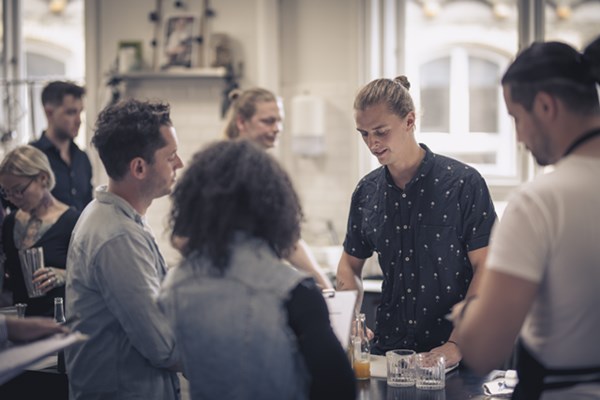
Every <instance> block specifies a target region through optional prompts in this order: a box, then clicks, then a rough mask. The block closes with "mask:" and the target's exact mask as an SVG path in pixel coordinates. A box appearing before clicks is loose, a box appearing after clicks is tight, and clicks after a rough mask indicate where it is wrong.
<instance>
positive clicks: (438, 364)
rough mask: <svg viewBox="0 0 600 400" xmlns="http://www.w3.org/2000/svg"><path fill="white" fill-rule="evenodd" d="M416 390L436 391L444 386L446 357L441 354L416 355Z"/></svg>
mask: <svg viewBox="0 0 600 400" xmlns="http://www.w3.org/2000/svg"><path fill="white" fill-rule="evenodd" d="M415 365H416V373H417V377H416V386H417V389H425V390H437V389H443V388H444V387H445V386H446V357H445V356H444V355H443V354H441V353H431V352H430V353H419V354H417V355H416V364H415Z"/></svg>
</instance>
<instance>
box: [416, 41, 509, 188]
mask: <svg viewBox="0 0 600 400" xmlns="http://www.w3.org/2000/svg"><path fill="white" fill-rule="evenodd" d="M507 64H508V57H506V56H503V55H502V54H501V53H499V52H493V51H491V50H488V49H481V48H477V47H473V46H470V47H469V46H465V45H463V44H458V45H455V46H452V47H449V48H447V49H445V50H442V51H440V52H439V54H438V55H437V56H436V57H433V58H431V59H430V60H425V61H423V62H422V63H421V64H420V65H419V68H418V74H417V75H416V76H415V77H414V79H413V87H415V89H411V92H412V95H413V99H414V100H415V103H416V104H415V106H416V107H417V110H419V111H420V116H421V118H420V126H419V129H418V130H417V140H418V141H420V142H423V143H425V144H427V145H428V146H430V147H431V148H432V149H433V150H435V151H438V152H441V153H443V154H445V155H447V156H450V157H453V158H456V159H458V160H461V161H463V162H465V163H468V164H471V165H473V166H474V167H476V168H477V169H478V170H479V171H480V172H481V173H483V174H484V175H488V176H495V177H513V176H514V175H515V174H516V162H515V161H516V151H517V147H516V144H515V139H514V134H513V133H512V129H511V121H510V118H509V116H508V114H507V113H506V110H505V106H504V102H503V100H502V90H501V87H500V85H499V81H500V78H501V74H502V73H503V71H504V70H505V68H506V65H507ZM409 79H410V77H409Z"/></svg>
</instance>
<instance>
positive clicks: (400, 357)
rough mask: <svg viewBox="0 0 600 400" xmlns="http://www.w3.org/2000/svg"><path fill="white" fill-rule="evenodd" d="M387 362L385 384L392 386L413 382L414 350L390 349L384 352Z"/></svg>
mask: <svg viewBox="0 0 600 400" xmlns="http://www.w3.org/2000/svg"><path fill="white" fill-rule="evenodd" d="M385 358H386V362H387V384H388V385H389V386H394V387H404V386H413V385H414V384H415V352H414V350H406V349H399V350H390V351H388V352H386V353H385Z"/></svg>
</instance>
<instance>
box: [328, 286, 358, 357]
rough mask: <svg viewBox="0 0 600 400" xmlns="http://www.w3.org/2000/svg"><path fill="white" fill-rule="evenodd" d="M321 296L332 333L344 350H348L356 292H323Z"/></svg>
mask: <svg viewBox="0 0 600 400" xmlns="http://www.w3.org/2000/svg"><path fill="white" fill-rule="evenodd" d="M323 296H324V297H325V302H326V303H327V308H328V309H329V320H330V321H331V327H332V328H333V332H334V333H335V335H336V336H337V338H338V340H339V341H340V343H341V344H342V347H343V348H344V349H347V348H348V344H349V342H350V326H351V325H352V318H354V307H355V305H356V296H357V292H356V290H345V291H340V292H336V291H333V290H324V291H323Z"/></svg>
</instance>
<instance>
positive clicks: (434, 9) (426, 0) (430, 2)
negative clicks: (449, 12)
mask: <svg viewBox="0 0 600 400" xmlns="http://www.w3.org/2000/svg"><path fill="white" fill-rule="evenodd" d="M441 10H442V6H441V4H440V1H439V0H423V14H425V16H426V17H427V18H435V17H437V15H438V14H439V13H440V11H441Z"/></svg>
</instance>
